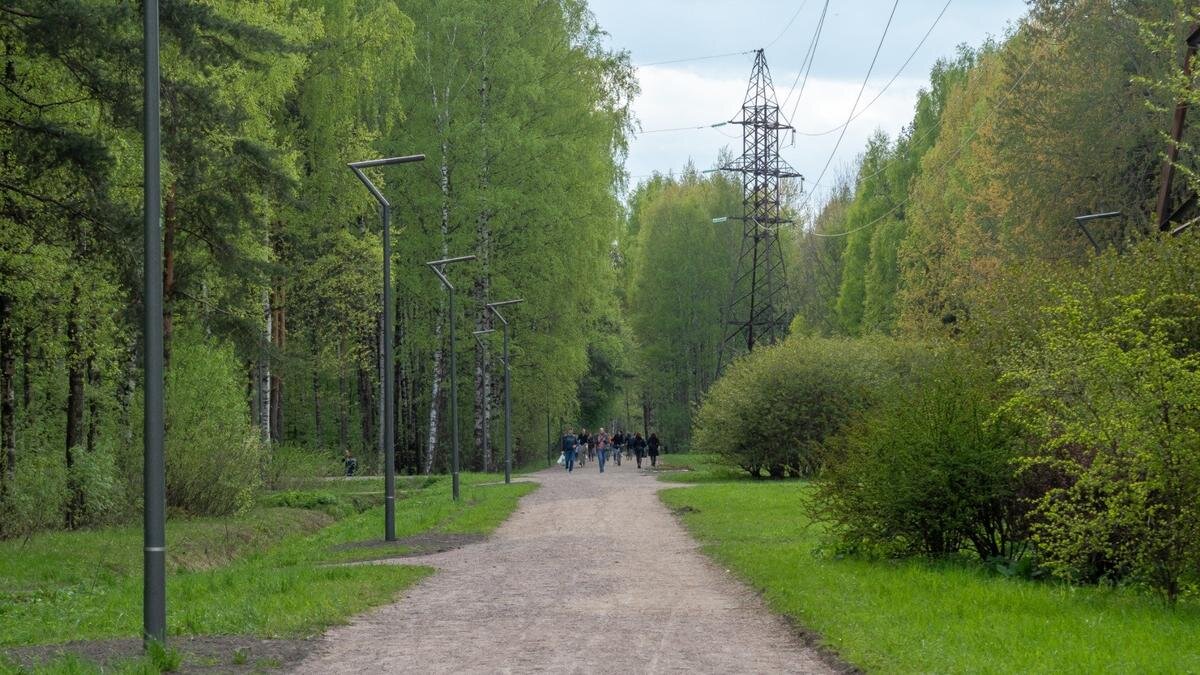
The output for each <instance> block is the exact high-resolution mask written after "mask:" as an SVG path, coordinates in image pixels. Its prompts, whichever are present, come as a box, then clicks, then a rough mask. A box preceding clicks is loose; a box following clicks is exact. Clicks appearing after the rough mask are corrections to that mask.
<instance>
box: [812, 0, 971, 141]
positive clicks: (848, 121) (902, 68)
mask: <svg viewBox="0 0 1200 675" xmlns="http://www.w3.org/2000/svg"><path fill="white" fill-rule="evenodd" d="M953 1H954V0H946V4H945V5H943V6H942V11H941V12H940V13H939V14H938V15H937V18H936V19H934V20H933V25H931V26H930V27H929V30H927V31H925V37H922V38H921V41H920V42H918V43H917V46H916V47H914V48H913V50H912V52H911V53H910V54H909V55H908V58H907V59H905V60H904V64H903V65H901V66H900V69H899V70H897V71H896V74H895V75H893V76H892V79H890V80H888V83H887V84H885V85H883V89H880V90H879V93H878V94H875V98H873V99H871V100H870V101H868V102H867V104H866V105H865V106H863V108H862V110H859V111H858V112H857V113H855V114H854V115H853V116H852V117H851V118H850V119H849V120H847V121H846V123H845V124H840V125H838V126H836V127H834V128H832V129H827V130H825V131H820V132H809V131H797V132H796V133H797V134H799V135H801V136H827V135H829V134H832V133H833V132H835V131H837V130H839V129H841V128H843V127H845V126H846V125H847V124H850V123H851V122H853V121H854V120H856V119H858V118H859V117H862V116H863V114H864V113H865V112H867V109H868V108H870V107H871V106H872V105H874V104H875V102H876V101H878V100H879V98H880V97H881V96H883V94H884V92H886V91H887V90H888V88H889V87H891V86H892V84H894V83H895V82H896V80H897V79H899V77H900V75H901V73H903V72H904V69H905V68H907V67H908V64H909V63H911V62H912V60H913V57H915V56H916V55H917V52H918V51H920V50H921V47H923V46H924V45H925V41H926V40H928V39H929V36H930V35H931V34H932V33H933V29H934V28H937V25H938V23H939V22H941V20H942V17H943V16H945V14H946V10H947V9H949V8H950V3H951V2H953ZM800 93H804V90H803V88H801V90H800ZM798 102H799V101H798V100H797V103H798Z"/></svg>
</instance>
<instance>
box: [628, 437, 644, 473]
mask: <svg viewBox="0 0 1200 675" xmlns="http://www.w3.org/2000/svg"><path fill="white" fill-rule="evenodd" d="M629 447H630V448H632V449H633V456H634V457H636V458H637V468H639V469H640V468H642V457H644V456H645V455H646V439H644V438H642V432H640V431H639V432H637V433H636V434H634V435H633V442H632V443H630V444H629Z"/></svg>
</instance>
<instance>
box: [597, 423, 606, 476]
mask: <svg viewBox="0 0 1200 675" xmlns="http://www.w3.org/2000/svg"><path fill="white" fill-rule="evenodd" d="M607 459H608V433H607V432H605V431H604V427H600V431H598V432H596V461H598V462H600V473H604V462H605V461H606V460H607Z"/></svg>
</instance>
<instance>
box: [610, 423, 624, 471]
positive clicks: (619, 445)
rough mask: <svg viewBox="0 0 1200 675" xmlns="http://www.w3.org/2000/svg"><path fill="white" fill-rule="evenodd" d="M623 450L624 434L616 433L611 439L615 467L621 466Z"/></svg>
mask: <svg viewBox="0 0 1200 675" xmlns="http://www.w3.org/2000/svg"><path fill="white" fill-rule="evenodd" d="M624 448H625V434H623V433H621V432H620V431H618V432H617V433H616V434H614V435H613V439H612V459H613V461H614V462H616V463H617V466H621V453H622V452H623V451H624Z"/></svg>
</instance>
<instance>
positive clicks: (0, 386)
mask: <svg viewBox="0 0 1200 675" xmlns="http://www.w3.org/2000/svg"><path fill="white" fill-rule="evenodd" d="M12 306H13V302H12V297H11V296H9V295H6V294H3V293H0V499H3V498H4V496H5V495H6V494H7V493H8V484H9V481H11V480H12V476H13V471H14V469H15V467H16V455H17V429H16V426H15V424H16V417H17V416H16V410H15V408H16V395H15V393H14V392H13V384H14V383H13V379H14V375H15V374H16V373H15V365H16V361H17V359H16V354H14V353H13V350H14V347H15V345H14V344H13V339H12V333H13V327H12Z"/></svg>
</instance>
